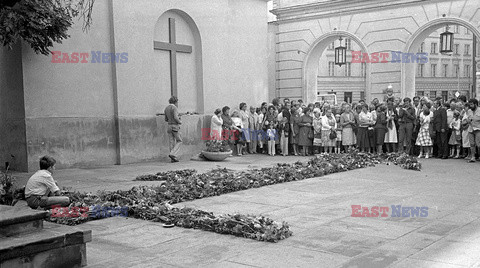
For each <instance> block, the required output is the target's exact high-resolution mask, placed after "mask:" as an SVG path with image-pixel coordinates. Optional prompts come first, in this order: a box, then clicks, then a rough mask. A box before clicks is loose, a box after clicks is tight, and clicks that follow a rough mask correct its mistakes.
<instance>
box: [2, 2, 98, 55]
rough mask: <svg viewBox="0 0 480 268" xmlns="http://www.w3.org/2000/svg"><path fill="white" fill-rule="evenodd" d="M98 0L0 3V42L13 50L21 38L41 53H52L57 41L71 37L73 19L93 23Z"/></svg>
mask: <svg viewBox="0 0 480 268" xmlns="http://www.w3.org/2000/svg"><path fill="white" fill-rule="evenodd" d="M94 2H95V0H76V1H75V0H5V1H2V2H0V43H1V44H2V45H3V46H6V47H8V48H9V49H12V47H13V45H15V44H16V43H17V42H18V41H19V39H22V40H24V41H25V42H27V43H29V44H30V46H31V47H32V49H33V50H34V51H35V53H37V54H44V55H48V54H49V53H50V48H51V47H53V44H54V43H62V40H64V39H67V38H69V37H70V36H69V35H68V33H67V31H68V29H69V28H70V27H71V26H72V24H73V18H75V17H80V18H81V19H83V30H84V31H86V30H87V29H88V28H89V26H90V24H91V17H92V8H93V4H94Z"/></svg>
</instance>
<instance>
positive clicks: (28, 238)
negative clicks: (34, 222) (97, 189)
mask: <svg viewBox="0 0 480 268" xmlns="http://www.w3.org/2000/svg"><path fill="white" fill-rule="evenodd" d="M91 240H92V232H91V231H84V230H80V229H77V228H75V227H72V226H65V225H60V224H55V223H50V222H45V223H44V224H43V229H38V230H37V231H36V232H30V233H19V234H14V235H10V236H8V237H7V236H0V267H81V266H85V265H86V264H87V256H86V243H87V242H90V241H91Z"/></svg>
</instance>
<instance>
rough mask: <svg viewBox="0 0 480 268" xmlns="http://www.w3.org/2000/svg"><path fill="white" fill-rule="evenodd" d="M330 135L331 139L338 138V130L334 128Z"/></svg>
mask: <svg viewBox="0 0 480 268" xmlns="http://www.w3.org/2000/svg"><path fill="white" fill-rule="evenodd" d="M329 137H330V139H331V140H334V139H336V138H337V132H336V131H335V130H333V129H332V130H331V131H330V136H329Z"/></svg>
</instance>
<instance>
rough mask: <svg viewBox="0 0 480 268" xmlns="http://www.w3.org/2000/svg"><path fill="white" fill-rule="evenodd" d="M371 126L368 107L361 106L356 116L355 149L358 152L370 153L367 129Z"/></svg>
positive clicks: (371, 121) (370, 115)
mask: <svg viewBox="0 0 480 268" xmlns="http://www.w3.org/2000/svg"><path fill="white" fill-rule="evenodd" d="M372 125H373V119H372V114H371V113H370V112H369V111H368V105H367V104H364V105H363V106H362V111H361V112H360V113H359V114H358V135H357V147H358V149H359V150H360V152H367V153H368V152H370V147H371V146H372V144H371V143H370V137H369V135H368V128H369V127H371V126H372Z"/></svg>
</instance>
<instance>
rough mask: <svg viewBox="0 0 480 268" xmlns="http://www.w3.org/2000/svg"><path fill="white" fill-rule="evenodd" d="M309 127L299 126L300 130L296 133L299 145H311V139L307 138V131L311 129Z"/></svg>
mask: <svg viewBox="0 0 480 268" xmlns="http://www.w3.org/2000/svg"><path fill="white" fill-rule="evenodd" d="M311 129H312V128H311V127H301V128H300V131H299V133H298V136H299V137H298V145H300V146H312V145H313V139H309V138H308V133H309V132H310V131H313V130H311Z"/></svg>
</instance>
